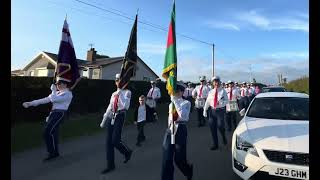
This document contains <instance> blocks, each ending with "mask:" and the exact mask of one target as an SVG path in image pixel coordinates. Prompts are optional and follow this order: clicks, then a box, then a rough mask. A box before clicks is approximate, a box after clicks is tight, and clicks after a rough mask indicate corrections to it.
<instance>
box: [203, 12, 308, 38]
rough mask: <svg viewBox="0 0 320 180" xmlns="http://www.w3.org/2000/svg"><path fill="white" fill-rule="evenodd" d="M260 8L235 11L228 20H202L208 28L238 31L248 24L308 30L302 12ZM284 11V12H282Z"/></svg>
mask: <svg viewBox="0 0 320 180" xmlns="http://www.w3.org/2000/svg"><path fill="white" fill-rule="evenodd" d="M262 12H263V11H262V10H257V9H256V10H250V11H244V12H237V13H234V14H232V15H231V18H230V19H229V20H225V21H223V22H221V21H216V20H207V21H206V22H204V24H206V25H207V26H208V27H210V28H216V29H228V30H236V31H240V29H241V30H243V29H248V28H250V26H253V27H256V28H259V29H262V30H266V31H271V30H294V31H303V32H307V33H308V32H309V15H308V14H306V13H302V12H291V13H288V12H281V13H282V14H268V15H267V14H266V13H264V14H263V13H262ZM284 13H286V14H284Z"/></svg>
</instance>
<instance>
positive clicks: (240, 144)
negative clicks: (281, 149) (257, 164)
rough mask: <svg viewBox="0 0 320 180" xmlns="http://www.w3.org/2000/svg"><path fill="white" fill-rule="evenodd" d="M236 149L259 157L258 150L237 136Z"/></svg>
mask: <svg viewBox="0 0 320 180" xmlns="http://www.w3.org/2000/svg"><path fill="white" fill-rule="evenodd" d="M236 148H237V149H238V150H242V151H245V152H248V153H250V154H252V155H255V156H257V157H259V155H258V152H257V150H256V148H255V147H254V146H253V145H252V144H250V143H248V142H247V141H245V140H244V139H243V138H241V137H240V136H238V135H236Z"/></svg>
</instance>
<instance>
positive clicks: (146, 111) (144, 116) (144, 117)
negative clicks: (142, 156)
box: [134, 95, 150, 147]
mask: <svg viewBox="0 0 320 180" xmlns="http://www.w3.org/2000/svg"><path fill="white" fill-rule="evenodd" d="M149 119H150V107H149V106H148V105H147V104H146V103H145V97H144V95H141V96H140V97H139V105H138V106H137V108H136V109H135V111H134V124H135V125H137V129H138V136H137V143H136V146H139V147H140V146H141V142H143V141H145V140H146V136H145V135H144V130H143V128H144V125H145V123H146V122H148V121H150V120H149Z"/></svg>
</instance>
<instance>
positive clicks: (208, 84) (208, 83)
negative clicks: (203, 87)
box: [207, 81, 213, 91]
mask: <svg viewBox="0 0 320 180" xmlns="http://www.w3.org/2000/svg"><path fill="white" fill-rule="evenodd" d="M207 86H208V88H209V89H210V90H209V91H211V89H213V88H212V85H211V81H208V82H207Z"/></svg>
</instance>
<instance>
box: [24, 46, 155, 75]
mask: <svg viewBox="0 0 320 180" xmlns="http://www.w3.org/2000/svg"><path fill="white" fill-rule="evenodd" d="M57 58H58V55H57V54H54V53H50V52H45V51H42V52H40V53H39V54H38V55H36V56H35V57H34V58H33V59H32V60H31V62H30V63H29V64H28V65H26V67H24V68H23V72H24V76H48V77H53V76H54V70H55V67H56V64H57ZM123 58H124V57H123V56H121V57H109V56H106V55H99V54H97V51H95V49H94V48H91V49H90V50H89V51H88V52H87V59H86V60H82V59H77V61H78V66H79V71H80V75H81V76H82V77H83V78H89V79H107V80H113V79H114V77H115V74H116V73H120V69H121V65H122V61H123ZM136 70H137V71H136V76H135V77H133V78H132V80H133V81H150V80H155V79H157V78H159V77H158V75H157V74H156V73H155V72H154V71H153V70H152V69H151V68H150V67H149V66H148V65H147V64H146V63H145V62H144V61H143V60H142V59H141V58H140V57H138V61H137V69H136Z"/></svg>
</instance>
